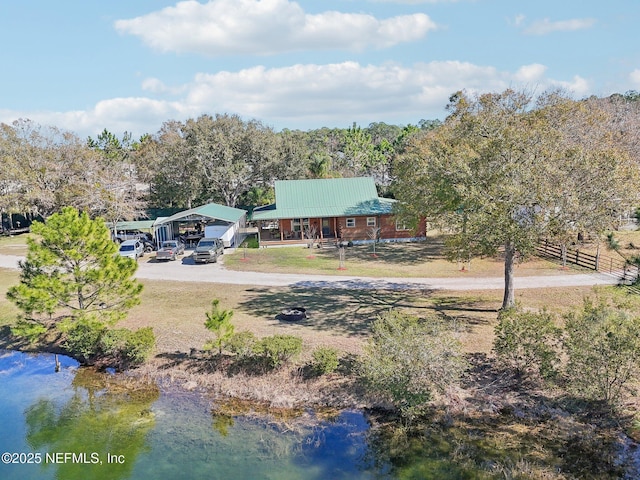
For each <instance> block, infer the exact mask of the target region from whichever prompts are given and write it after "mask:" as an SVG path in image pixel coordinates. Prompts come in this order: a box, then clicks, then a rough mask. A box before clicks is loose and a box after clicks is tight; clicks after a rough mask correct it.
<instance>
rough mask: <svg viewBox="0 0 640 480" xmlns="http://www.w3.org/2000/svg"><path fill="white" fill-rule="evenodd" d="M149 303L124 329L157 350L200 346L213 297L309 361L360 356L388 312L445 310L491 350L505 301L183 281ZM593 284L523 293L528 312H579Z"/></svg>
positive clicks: (481, 349)
mask: <svg viewBox="0 0 640 480" xmlns="http://www.w3.org/2000/svg"><path fill="white" fill-rule="evenodd" d="M142 283H144V285H145V289H144V290H143V294H142V302H141V304H140V305H139V306H137V307H135V308H134V309H132V310H131V312H130V314H129V316H128V318H127V320H125V321H124V322H122V323H121V325H122V326H124V327H129V328H139V327H143V326H152V327H153V328H154V332H155V334H156V336H157V338H158V348H157V349H158V352H176V351H179V352H187V353H188V352H189V351H190V350H191V349H192V348H195V349H200V348H202V346H203V345H204V343H205V342H206V341H207V340H208V339H209V338H210V335H211V333H210V332H208V331H207V329H206V328H205V327H204V321H205V312H206V311H207V310H208V309H209V308H210V305H211V300H212V299H213V298H218V299H219V300H220V307H221V308H223V309H231V310H233V311H234V316H233V319H232V323H233V324H234V325H235V327H236V331H239V330H249V331H251V332H253V333H254V334H255V335H256V336H258V337H264V336H267V335H274V334H289V335H298V336H300V337H302V339H303V342H304V345H305V355H306V356H305V358H306V357H308V356H309V354H310V352H311V351H312V350H313V349H314V348H315V347H317V346H324V345H328V346H332V347H335V348H337V349H339V350H341V351H343V352H347V353H356V354H357V353H359V352H360V351H361V348H362V345H363V343H364V342H365V341H366V338H367V336H368V334H369V327H370V324H371V322H372V321H373V320H374V319H375V318H376V317H377V316H378V315H379V314H381V313H382V312H384V311H386V310H388V309H392V308H393V309H400V310H403V311H407V312H409V313H412V314H415V315H418V316H424V315H427V314H429V313H433V312H435V313H438V314H441V315H445V317H446V318H447V319H448V320H449V321H450V322H451V323H452V324H453V325H454V326H456V327H457V328H458V329H459V330H460V332H461V340H462V342H463V345H464V348H465V351H467V352H469V353H485V354H489V353H490V352H491V347H492V344H493V328H494V327H495V324H496V319H497V311H498V309H499V308H500V305H501V302H502V293H503V292H502V291H501V290H484V291H476V292H469V291H444V290H438V291H424V290H414V291H389V290H366V289H335V288H299V287H255V286H239V285H224V284H204V283H179V282H165V281H151V280H143V281H142ZM592 294H593V289H592V288H591V287H566V288H556V289H552V288H537V289H526V290H525V289H523V290H518V291H516V296H517V298H518V301H519V302H520V303H521V304H522V306H523V307H525V308H532V309H536V310H537V309H541V308H543V307H545V306H546V307H547V308H548V309H549V310H551V311H552V312H556V313H559V314H561V313H564V312H566V311H568V310H569V309H572V308H575V307H579V306H580V305H581V304H582V301H583V299H584V297H585V296H589V295H592ZM291 306H301V307H305V308H306V309H307V311H308V317H309V318H307V319H304V320H302V321H299V322H287V321H281V320H279V319H277V318H276V316H277V315H278V314H279V313H280V311H281V310H282V309H283V308H285V307H291Z"/></svg>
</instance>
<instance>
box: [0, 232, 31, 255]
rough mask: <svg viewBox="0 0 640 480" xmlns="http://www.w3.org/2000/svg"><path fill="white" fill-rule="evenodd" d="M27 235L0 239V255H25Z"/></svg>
mask: <svg viewBox="0 0 640 480" xmlns="http://www.w3.org/2000/svg"><path fill="white" fill-rule="evenodd" d="M27 236H28V234H26V233H25V234H22V235H13V236H11V237H7V236H2V237H0V254H2V255H26V254H27Z"/></svg>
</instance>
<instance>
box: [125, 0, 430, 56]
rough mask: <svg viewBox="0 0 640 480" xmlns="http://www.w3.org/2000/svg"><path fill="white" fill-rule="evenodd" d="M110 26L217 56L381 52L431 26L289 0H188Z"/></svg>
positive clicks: (175, 48) (152, 42)
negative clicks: (307, 7)
mask: <svg viewBox="0 0 640 480" xmlns="http://www.w3.org/2000/svg"><path fill="white" fill-rule="evenodd" d="M115 28H116V30H118V31H119V32H120V33H123V34H131V35H136V36H139V37H140V38H142V40H143V41H144V42H145V43H146V44H147V45H149V46H150V47H152V48H154V49H157V50H160V51H163V52H170V51H172V52H178V53H183V52H197V53H200V54H204V55H210V56H219V55H231V54H255V55H268V54H274V53H279V52H287V51H298V50H326V49H347V50H361V49H363V48H366V47H375V48H383V47H390V46H392V45H396V44H398V43H402V42H410V41H414V40H418V39H420V38H422V37H424V36H425V35H426V34H427V32H429V31H430V30H435V29H436V28H437V26H436V24H435V23H434V22H433V21H432V20H431V19H430V18H429V17H428V16H427V15H425V14H423V13H416V14H413V15H402V16H396V17H391V18H388V19H384V20H379V19H377V18H375V17H373V16H372V15H366V14H356V13H341V12H336V11H327V12H323V13H320V14H316V15H312V14H307V13H305V12H304V10H303V9H302V7H300V5H299V4H297V3H296V2H292V1H289V0H212V1H210V2H209V3H206V4H201V3H199V2H196V1H193V0H190V1H183V2H179V3H178V4H176V6H175V7H167V8H164V9H162V10H160V11H157V12H154V13H150V14H147V15H143V16H140V17H136V18H133V19H129V20H118V21H116V22H115Z"/></svg>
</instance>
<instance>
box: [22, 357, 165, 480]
mask: <svg viewBox="0 0 640 480" xmlns="http://www.w3.org/2000/svg"><path fill="white" fill-rule="evenodd" d="M71 389H72V391H73V394H72V396H71V398H70V399H69V400H67V401H66V402H65V403H64V404H62V405H59V404H56V402H54V401H53V400H51V399H47V398H41V399H38V400H37V401H36V402H35V403H33V404H32V405H30V406H29V407H28V408H27V409H26V411H25V423H26V426H27V433H26V441H27V443H28V445H29V446H30V447H31V449H32V451H40V452H47V453H48V454H49V455H56V456H55V457H54V456H49V457H45V462H44V463H43V465H44V467H45V468H53V469H55V470H56V471H57V472H56V478H65V479H66V478H82V477H83V476H84V478H87V477H90V478H95V479H124V478H128V477H129V476H130V475H131V471H132V468H133V466H134V464H135V461H136V458H137V457H138V455H139V454H140V453H141V452H143V451H146V450H148V448H147V445H146V438H147V435H148V433H149V431H150V430H152V429H153V427H154V426H155V419H154V415H153V413H152V411H151V406H152V405H153V403H154V402H155V401H156V400H157V399H158V398H159V396H160V391H159V389H158V388H157V387H156V386H155V385H142V386H140V385H136V386H135V387H133V386H132V385H130V384H123V380H120V379H119V377H115V376H109V375H105V374H98V373H96V372H93V371H91V370H87V369H81V370H79V371H78V373H77V374H76V375H75V376H74V378H73V382H72V384H71ZM61 453H62V455H60V454H61ZM69 454H76V456H75V457H74V456H69ZM69 459H71V460H69ZM49 460H51V461H55V462H56V463H48V464H47V461H49ZM58 461H62V463H57V462H58Z"/></svg>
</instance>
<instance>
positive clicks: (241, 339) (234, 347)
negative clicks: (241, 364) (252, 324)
mask: <svg viewBox="0 0 640 480" xmlns="http://www.w3.org/2000/svg"><path fill="white" fill-rule="evenodd" d="M255 342H256V336H255V335H254V334H253V333H252V332H249V331H246V330H244V331H242V332H236V333H234V334H233V335H231V337H230V338H229V340H227V342H226V343H225V348H227V349H228V350H229V351H230V352H231V353H234V354H235V355H237V356H239V357H240V358H246V357H249V356H250V355H251V354H252V353H253V344H254V343H255Z"/></svg>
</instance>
